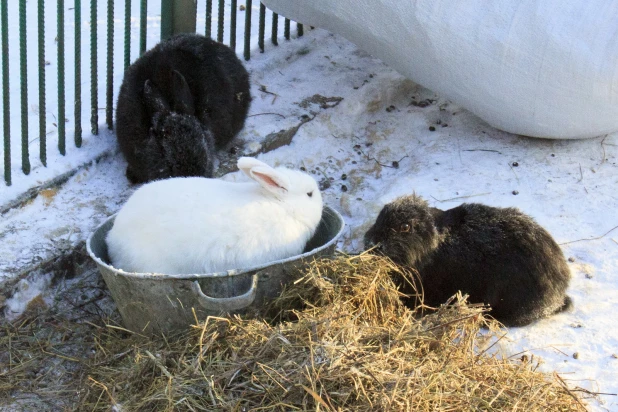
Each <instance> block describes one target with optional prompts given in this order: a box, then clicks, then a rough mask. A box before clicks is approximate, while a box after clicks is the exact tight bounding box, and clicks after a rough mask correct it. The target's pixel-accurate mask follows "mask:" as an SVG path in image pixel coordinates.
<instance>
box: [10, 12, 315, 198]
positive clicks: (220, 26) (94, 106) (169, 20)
mask: <svg viewBox="0 0 618 412" xmlns="http://www.w3.org/2000/svg"><path fill="white" fill-rule="evenodd" d="M12 1H14V0H12ZM32 1H34V0H31V2H32ZM106 2H107V7H106V10H107V12H106V16H105V19H106V33H105V37H106V43H105V48H104V53H102V52H101V51H100V50H99V44H98V41H99V33H97V30H98V25H97V22H98V19H99V16H98V15H97V13H98V8H97V1H96V0H90V3H89V10H86V9H84V11H82V2H81V0H74V6H73V8H72V10H73V12H74V13H75V22H74V32H73V42H72V44H67V42H66V41H65V34H66V33H65V28H66V26H67V25H66V22H65V10H66V5H65V2H64V0H57V1H56V4H53V5H52V3H53V2H51V1H48V2H45V1H44V0H36V6H37V7H36V12H37V30H36V38H37V39H38V40H37V46H38V47H37V49H38V55H37V57H38V58H37V60H36V61H35V62H32V61H31V62H29V61H28V58H27V52H26V51H27V44H28V42H27V39H28V37H29V36H33V35H35V33H32V32H28V30H27V27H26V21H27V18H28V17H29V16H27V11H26V5H27V1H26V0H19V4H18V6H19V7H18V16H14V15H10V16H9V10H8V9H9V2H8V0H0V25H1V29H0V31H1V43H2V102H3V106H2V108H3V111H2V116H3V117H2V119H3V141H4V180H5V183H6V185H7V186H10V185H11V182H12V176H11V166H12V165H11V150H15V149H16V148H12V147H11V126H12V125H11V107H10V96H9V79H10V76H11V75H15V74H14V73H10V72H9V61H10V60H11V59H15V58H19V82H20V88H19V94H20V111H21V115H20V120H21V121H20V126H21V128H20V133H21V170H22V171H23V173H24V174H26V175H27V174H29V173H30V169H31V166H30V160H31V158H30V154H29V148H28V145H29V140H30V139H31V138H33V137H36V138H38V141H39V146H40V147H39V156H40V161H41V163H42V164H43V165H44V166H47V160H48V159H47V157H48V156H47V153H48V147H47V145H48V142H47V132H46V128H47V124H46V123H47V119H46V105H47V103H48V99H57V104H58V114H57V121H56V123H57V124H56V123H55V124H54V125H55V126H57V133H58V139H57V149H54V150H58V152H59V153H60V154H62V155H65V153H66V144H67V143H66V138H67V136H66V131H65V121H62V119H65V118H67V115H66V113H65V110H66V99H67V98H69V99H74V113H73V118H72V119H71V120H72V121H73V122H74V125H75V127H74V133H73V136H72V140H73V144H74V145H75V147H80V146H81V144H82V120H86V119H82V97H83V95H84V94H88V92H86V93H83V91H82V86H81V85H82V55H81V50H82V38H81V36H82V30H81V27H82V18H83V16H82V15H83V14H86V15H87V17H88V19H89V23H90V39H89V41H90V56H89V57H90V61H89V64H90V91H89V94H90V128H91V132H92V133H93V134H95V135H96V134H98V133H99V92H98V91H99V80H100V79H102V78H103V76H102V73H98V71H99V70H98V61H99V59H100V58H105V59H106V69H105V77H104V78H105V90H106V93H105V96H106V98H105V102H104V108H105V122H106V124H107V126H108V127H109V128H110V129H112V128H113V104H114V95H113V94H114V84H113V82H114V76H113V69H114V66H113V62H114V56H113V54H114V45H115V43H114V42H115V41H120V40H122V41H123V44H124V45H123V48H124V54H123V57H124V67H125V68H126V67H127V66H128V65H129V64H130V63H131V41H130V40H131V38H130V36H131V32H130V30H131V19H132V16H131V6H132V4H131V0H125V2H124V16H123V27H124V38H123V39H119V40H116V39H114V24H115V20H116V19H117V17H119V16H114V0H106ZM202 3H203V2H202ZM214 3H215V4H213V1H212V0H205V8H206V10H204V12H205V16H206V19H205V20H206V23H205V28H204V29H205V34H206V36H208V37H213V38H214V37H215V34H216V40H217V41H219V42H223V39H224V23H225V21H226V20H227V19H229V20H228V21H229V25H230V35H229V39H228V40H229V41H228V43H227V44H228V45H229V46H230V47H232V48H233V49H236V27H237V23H238V21H237V14H238V13H239V11H240V10H245V12H244V45H243V46H244V47H243V56H244V58H245V59H246V60H249V59H250V57H251V49H250V45H251V44H250V38H251V24H252V21H251V12H250V11H251V10H252V1H251V0H245V1H244V2H243V3H244V4H240V5H239V4H238V2H237V0H231V1H230V0H228V1H227V2H225V1H224V0H218V2H214ZM226 3H227V4H228V5H230V10H231V11H230V14H229V16H226V15H225V7H224V6H225V5H226ZM12 4H13V3H11V5H12ZM152 4H153V2H151V5H152ZM156 4H157V5H158V3H156ZM54 6H55V7H54ZM160 6H161V29H160V30H161V33H160V34H161V39H165V38H167V37H169V36H171V35H173V34H175V33H179V32H195V31H196V22H197V19H196V16H197V12H198V10H197V6H198V2H197V1H196V0H161V2H160ZM243 6H244V8H243ZM86 7H87V6H86ZM214 7H217V10H216V15H215V14H214V12H215V10H214ZM54 11H55V12H56V14H57V19H56V27H53V28H49V27H47V28H46V27H45V13H52V12H54ZM147 11H148V2H147V1H146V0H139V26H140V27H139V54H142V53H144V51H145V50H146V36H147V30H146V22H147ZM12 14H15V13H12ZM9 17H10V18H11V19H14V18H18V19H19V44H9V33H8V28H9V24H8V21H9V20H8V19H9ZM213 20H214V22H215V23H216V25H217V26H216V33H213V27H212V26H213ZM265 20H266V8H265V6H264V5H263V4H261V3H260V4H259V18H258V30H259V31H258V46H259V50H260V51H261V52H263V51H264V41H265V38H266V37H267V34H266V30H265V28H266V21H265ZM278 24H279V18H278V16H277V15H276V14H274V13H273V18H272V24H271V26H270V27H271V33H270V36H269V37H270V41H271V42H272V44H274V45H277V44H278V42H277V38H278ZM296 28H297V36H302V35H303V27H302V25H300V24H297V25H296ZM45 30H56V33H57V36H56V39H55V41H56V43H57V90H53V91H50V90H46V87H45V85H46V70H45V67H46V65H48V62H47V61H46V56H45V51H46V50H45V44H44V38H45ZM283 37H284V38H285V39H288V40H289V39H290V21H289V20H288V19H285V20H284V36H283ZM66 47H73V48H74V50H73V53H74V60H75V65H74V66H75V67H73V70H74V76H73V79H74V82H75V83H74V95H72V96H66V95H65V86H66V83H65V74H66V72H65V48H66ZM100 54H105V56H100ZM28 64H31V65H32V64H34V65H36V67H37V70H36V74H37V76H32V75H31V76H28ZM69 69H71V68H69ZM30 73H31V74H32V72H30ZM28 86H30V87H36V88H38V102H36V104H38V113H39V122H38V123H39V124H38V131H36V132H34V131H32V132H31V131H29V130H28V107H29V106H28V104H29V102H28ZM70 138H71V137H70ZM50 150H51V149H50Z"/></svg>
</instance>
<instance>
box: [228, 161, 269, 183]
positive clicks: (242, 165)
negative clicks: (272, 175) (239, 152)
mask: <svg viewBox="0 0 618 412" xmlns="http://www.w3.org/2000/svg"><path fill="white" fill-rule="evenodd" d="M236 166H238V169H240V170H241V171H242V172H243V173H244V174H246V175H247V176H248V177H250V178H251V179H253V176H251V168H253V167H257V166H264V167H270V166H268V165H267V164H266V163H264V162H262V161H260V160H257V159H256V158H254V157H239V158H238V160H237V161H236Z"/></svg>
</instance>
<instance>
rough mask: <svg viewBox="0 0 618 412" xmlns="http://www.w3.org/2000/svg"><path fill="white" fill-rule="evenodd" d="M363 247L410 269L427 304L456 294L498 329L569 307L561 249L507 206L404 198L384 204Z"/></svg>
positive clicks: (567, 280) (568, 274)
mask: <svg viewBox="0 0 618 412" xmlns="http://www.w3.org/2000/svg"><path fill="white" fill-rule="evenodd" d="M365 244H366V246H367V247H370V246H372V245H379V246H378V250H379V251H380V252H381V253H383V254H385V255H386V256H388V257H390V258H391V259H392V260H393V261H395V262H396V263H398V264H400V265H402V266H409V267H413V268H415V269H416V270H418V272H419V274H420V276H421V283H422V286H423V290H424V303H425V304H427V305H429V306H434V307H435V306H439V305H440V304H442V303H444V302H446V300H447V299H448V298H449V297H451V296H452V295H454V294H455V293H457V291H458V290H460V291H462V292H463V293H467V294H469V295H470V298H469V301H470V302H472V303H486V304H488V305H490V306H491V308H492V309H491V315H492V316H493V317H494V318H496V319H497V320H499V321H500V322H502V323H503V324H505V325H506V326H523V325H527V324H529V323H530V322H532V321H534V320H537V319H540V318H543V317H547V316H550V315H552V314H554V313H557V312H561V311H564V310H568V309H569V308H570V307H571V305H572V302H571V299H570V298H569V297H568V296H566V294H565V291H566V289H567V287H568V284H569V280H570V277H571V274H570V270H569V267H568V265H567V262H566V260H565V258H564V255H563V254H562V250H561V249H560V247H559V246H558V244H556V242H555V241H554V240H553V239H552V237H551V235H550V234H549V233H548V232H547V231H546V230H545V229H543V228H542V227H541V226H539V224H538V223H536V222H535V221H534V220H533V219H532V218H530V217H529V216H526V215H525V214H523V213H522V212H520V211H519V210H518V209H515V208H496V207H490V206H486V205H481V204H477V203H470V204H465V203H464V204H462V205H460V206H458V207H455V208H453V209H449V210H446V211H442V210H439V209H436V208H431V207H429V205H428V204H427V202H425V201H424V200H423V199H421V198H420V197H418V196H416V195H412V196H404V197H401V198H399V199H396V200H395V201H394V202H392V203H390V204H388V205H386V206H384V208H383V209H382V211H381V212H380V214H379V216H378V218H377V220H376V222H375V223H374V225H373V226H372V227H371V228H370V229H369V231H368V232H367V233H366V234H365Z"/></svg>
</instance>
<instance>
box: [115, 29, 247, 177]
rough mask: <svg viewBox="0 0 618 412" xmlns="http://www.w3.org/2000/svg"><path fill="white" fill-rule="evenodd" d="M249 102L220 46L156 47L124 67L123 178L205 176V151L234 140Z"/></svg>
mask: <svg viewBox="0 0 618 412" xmlns="http://www.w3.org/2000/svg"><path fill="white" fill-rule="evenodd" d="M250 103H251V95H250V92H249V74H248V73H247V71H246V69H245V68H244V66H243V65H242V63H241V62H240V60H239V59H238V58H237V57H236V54H235V53H234V52H233V51H232V50H231V49H230V48H228V47H227V46H225V45H223V44H221V43H217V42H215V41H213V40H211V39H208V38H206V37H204V36H201V35H198V34H179V35H176V36H174V37H172V38H170V39H169V40H166V41H163V42H161V43H159V44H158V45H157V46H155V47H154V48H153V49H151V50H149V51H148V52H146V53H145V54H144V55H143V56H141V57H140V58H139V59H137V60H136V61H135V62H134V63H133V64H132V65H131V66H129V67H128V68H127V70H126V72H125V75H124V80H123V83H122V86H121V88H120V93H119V95H118V105H117V109H116V135H117V138H118V143H119V145H120V149H121V151H122V153H123V154H124V156H125V158H126V160H127V162H128V164H129V165H128V167H127V177H128V178H129V179H130V180H131V181H132V182H133V183H140V182H146V181H149V180H154V179H159V178H164V177H173V176H212V173H213V168H212V160H213V154H212V153H209V152H208V147H209V146H211V144H212V141H213V140H214V144H215V145H216V146H217V147H219V148H220V147H222V146H225V145H226V144H227V143H228V142H229V141H231V140H232V139H233V138H234V137H235V136H236V134H237V133H238V132H239V131H240V130H241V129H242V128H243V126H244V123H245V119H246V117H247V112H248V110H249V105H250ZM198 126H200V127H198ZM204 156H206V157H204Z"/></svg>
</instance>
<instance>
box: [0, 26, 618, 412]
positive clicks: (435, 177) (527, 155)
mask: <svg viewBox="0 0 618 412" xmlns="http://www.w3.org/2000/svg"><path fill="white" fill-rule="evenodd" d="M198 25H199V23H198ZM247 67H248V68H249V69H250V71H251V75H252V95H253V98H254V100H253V103H252V107H251V110H250V113H249V115H250V116H251V117H249V118H248V121H247V125H246V128H245V129H244V130H243V131H242V132H241V134H240V135H239V137H238V140H239V142H243V143H242V144H240V143H239V146H241V147H243V148H244V149H242V150H244V151H245V152H252V151H254V150H255V149H256V148H258V147H259V144H260V142H261V141H262V140H263V139H264V137H265V136H267V135H268V134H270V133H273V132H277V131H279V130H281V129H289V128H292V127H294V126H296V125H298V124H299V122H300V121H301V120H303V116H309V119H312V120H310V121H308V122H306V123H305V124H303V125H302V126H301V127H300V128H299V129H298V132H297V133H296V135H295V136H294V138H293V140H292V143H291V144H290V145H288V146H282V147H280V148H278V149H276V150H274V151H271V152H268V153H266V154H263V155H260V159H261V160H264V161H266V162H268V163H270V164H273V165H280V164H283V165H289V166H293V167H301V166H302V167H305V168H306V170H308V171H309V172H311V173H314V175H315V177H316V179H317V180H323V182H326V181H328V182H330V186H329V187H328V188H325V189H324V191H323V194H324V201H325V203H326V204H328V205H330V206H331V207H334V208H336V209H337V210H339V211H340V212H342V214H343V215H344V217H345V219H346V223H347V225H348V231H347V233H346V234H345V236H344V238H343V240H342V241H341V243H340V245H339V246H340V248H341V249H343V250H345V251H348V252H356V251H359V250H360V248H361V246H362V236H363V234H364V232H365V230H367V228H368V227H369V225H371V223H372V222H373V220H374V219H375V217H376V216H377V213H378V212H379V210H380V209H381V207H382V205H383V204H384V203H386V202H388V201H390V200H392V199H393V198H395V197H396V196H399V195H403V194H408V193H412V192H413V191H414V192H416V193H417V194H420V195H422V196H423V197H425V198H426V199H427V200H429V202H430V204H431V205H432V206H435V207H439V208H444V209H446V208H451V207H454V206H457V205H458V204H460V203H462V202H473V201H474V202H482V203H486V204H489V205H493V206H516V207H519V208H520V209H521V210H523V211H524V212H526V213H528V214H530V215H532V216H533V217H534V218H536V219H537V221H538V222H539V223H540V224H541V225H543V226H544V227H545V228H547V229H548V230H549V231H550V232H551V233H552V234H553V235H554V237H555V239H556V240H557V241H558V242H559V243H561V244H563V251H564V253H565V256H567V257H571V258H572V259H571V260H572V262H571V263H570V267H571V269H572V273H573V280H572V283H571V287H570V288H569V291H568V293H569V295H570V296H571V297H572V298H573V300H574V303H575V307H574V309H573V311H572V312H570V313H565V314H560V315H557V316H554V317H552V318H549V319H545V320H542V321H540V322H537V323H535V324H533V325H530V326H527V327H524V328H512V329H509V330H508V335H507V336H506V337H505V339H503V340H502V341H501V350H502V351H504V353H506V354H507V355H514V354H519V355H517V356H521V352H523V351H528V353H529V354H534V356H535V357H541V358H543V360H544V361H545V363H544V365H543V366H542V367H543V368H544V369H545V370H547V371H552V370H556V371H558V372H559V373H560V374H561V376H562V377H563V378H564V379H565V380H566V381H567V382H568V383H569V384H570V385H572V386H574V387H575V386H579V387H582V388H586V389H588V390H590V391H593V392H603V393H609V394H616V393H617V392H618V359H617V356H618V328H615V327H614V323H615V319H616V315H615V311H616V309H618V278H616V271H617V269H618V229H616V230H614V231H611V229H613V228H616V226H617V225H618V214H617V213H616V212H615V210H616V209H617V208H618V195H617V194H616V193H617V192H616V189H615V188H616V183H617V181H618V174H617V173H616V172H617V162H618V160H617V156H618V149H617V145H618V134H612V135H608V136H600V137H598V138H593V139H588V140H573V141H556V140H539V139H530V138H526V137H521V136H516V135H512V134H508V133H505V132H501V131H499V130H496V129H493V128H491V127H489V126H488V125H486V124H485V123H484V122H482V121H481V120H479V119H478V118H477V117H475V116H474V115H472V114H470V113H469V112H467V111H465V110H463V109H462V108H460V107H458V106H456V105H454V104H452V103H451V102H449V101H447V100H445V99H443V98H441V97H440V96H437V95H435V94H434V93H433V92H431V91H430V90H427V89H424V88H422V87H420V86H418V85H416V84H414V83H413V82H411V81H409V80H407V79H405V78H403V77H402V76H401V75H399V74H397V73H396V72H394V71H393V70H392V69H390V68H388V67H387V66H386V65H384V64H383V63H382V62H380V61H379V60H377V59H374V58H372V57H370V56H368V55H367V54H365V53H364V52H362V51H361V50H359V49H358V48H357V47H356V46H354V45H353V44H351V43H350V42H348V41H346V40H344V39H342V38H340V37H338V36H335V35H331V34H329V33H327V32H325V31H322V30H314V31H310V32H306V35H305V37H304V38H302V39H298V40H294V41H290V42H282V44H281V45H280V46H279V47H274V46H272V45H268V46H267V52H266V53H264V54H259V53H255V52H254V57H253V58H252V60H251V61H250V62H249V63H248V64H247ZM315 95H319V96H317V97H314V96H315ZM320 96H321V97H320ZM334 97H338V98H342V100H341V101H340V102H339V103H338V104H337V100H338V99H327V98H334ZM305 119H306V118H305ZM86 130H88V129H86ZM85 138H87V136H85ZM97 139H101V138H100V137H99V138H94V139H92V140H88V141H89V142H92V143H91V144H92V145H95V142H98V141H99V140H97ZM106 139H108V140H107V143H106V144H109V145H110V147H111V148H112V151H113V148H114V146H115V143H114V139H113V135H111V134H110V136H108V137H106ZM84 149H85V152H86V151H87V152H86V153H88V155H89V156H93V155H94V154H95V153H96V151H88V150H89V149H87V148H84ZM76 152H78V151H77V150H73V151H72V153H76ZM69 157H70V156H67V158H69ZM394 162H396V163H394ZM63 167H64V166H63ZM66 167H69V166H66ZM125 167H126V164H125V162H124V160H123V159H122V158H121V156H120V155H118V154H117V153H116V154H112V155H110V156H109V157H106V158H104V159H103V160H101V161H100V162H98V163H97V164H92V165H91V166H89V167H87V168H84V169H83V170H81V171H80V172H79V173H77V174H76V175H75V176H74V177H72V178H71V179H70V180H69V181H68V182H67V183H66V184H64V185H63V186H62V187H61V188H59V189H58V190H57V191H55V190H51V191H48V192H44V193H42V194H41V195H40V196H38V197H37V198H36V199H34V200H33V201H32V202H31V203H29V204H27V205H25V206H23V207H22V208H19V209H14V210H12V211H10V212H8V213H6V214H5V215H3V216H2V220H0V238H2V246H1V248H0V271H2V274H1V275H0V281H2V280H3V278H4V280H6V279H7V278H10V277H11V276H14V275H15V274H16V273H17V272H18V271H19V269H21V268H23V267H26V266H28V265H29V264H32V263H33V262H36V261H37V260H41V259H44V258H45V256H49V255H50V254H52V253H54V250H56V249H57V248H70V247H71V246H73V245H75V244H77V243H78V242H80V241H83V240H84V239H85V238H86V237H87V236H88V234H89V233H90V232H91V231H92V230H93V229H94V227H95V226H96V225H97V224H98V223H99V222H100V221H102V220H103V219H104V218H105V217H106V216H108V215H110V214H112V213H114V212H116V211H117V210H118V209H119V207H120V206H121V205H122V202H123V201H124V200H125V199H126V197H127V196H128V195H129V194H130V193H131V192H132V191H133V190H134V189H135V188H134V187H130V186H129V185H128V183H127V181H126V178H125V177H124V168H125ZM46 173H47V172H46ZM234 177H235V175H232V176H229V177H227V178H230V179H233V178H234ZM2 190H3V195H2V197H3V199H8V197H9V196H6V197H5V195H4V188H3V189H2ZM0 203H1V202H0ZM595 238H596V239H595ZM24 285H26V286H24ZM27 285H30V284H29V283H28V282H22V283H21V287H18V290H20V291H21V292H20V293H22V295H20V296H30V295H32V293H26V292H27V291H23V290H22V289H24V288H27ZM36 285H37V284H34V285H33V287H36ZM38 285H39V286H40V288H41V289H43V288H44V287H45V286H46V281H41V282H39V283H38ZM52 293H53V291H47V292H45V291H44V294H45V296H46V299H50V298H51V294H52ZM20 302H21V298H19V296H16V297H15V299H14V300H11V299H9V300H8V301H7V302H6V309H5V311H6V312H7V314H9V315H15V313H9V312H10V311H9V310H7V309H9V308H13V309H14V310H16V311H18V310H19V308H20ZM575 354H577V355H575ZM599 400H600V401H599V402H597V401H591V404H590V408H591V410H599V411H602V410H618V399H617V397H616V396H612V395H604V396H600V397H599Z"/></svg>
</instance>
